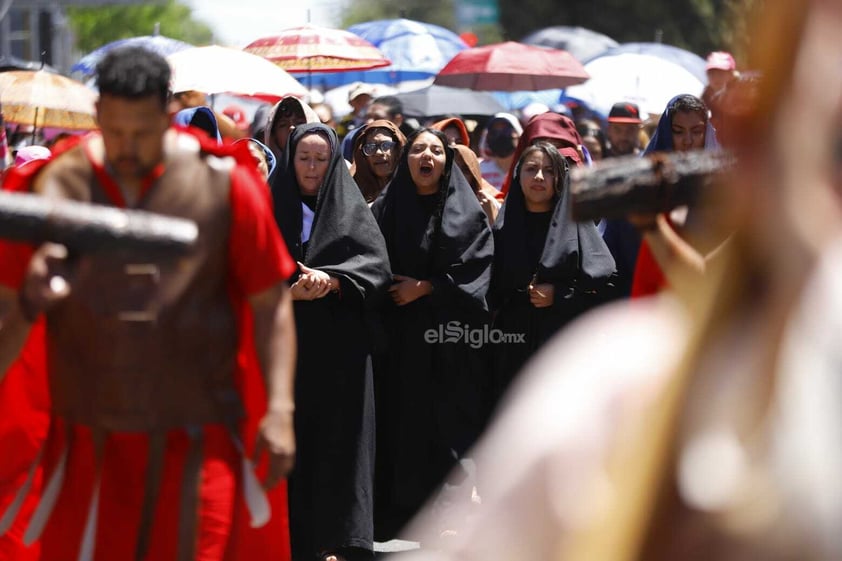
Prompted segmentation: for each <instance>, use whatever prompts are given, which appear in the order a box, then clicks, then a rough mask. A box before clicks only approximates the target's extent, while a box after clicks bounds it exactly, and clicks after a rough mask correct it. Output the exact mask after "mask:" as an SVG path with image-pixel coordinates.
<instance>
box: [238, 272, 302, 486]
mask: <svg viewBox="0 0 842 561" xmlns="http://www.w3.org/2000/svg"><path fill="white" fill-rule="evenodd" d="M249 302H250V303H251V307H252V311H253V316H254V343H255V347H256V349H257V355H258V358H259V359H260V366H261V370H262V372H263V379H264V381H265V383H266V395H267V398H268V404H267V409H266V415H265V416H264V417H263V419H261V421H260V426H259V429H258V434H257V444H256V446H255V460H256V461H259V459H260V456H261V455H262V454H263V453H264V452H265V453H266V454H268V455H269V472H268V474H267V476H266V481H265V482H264V485H265V486H266V487H267V488H271V487H274V486H275V485H277V484H278V482H279V481H280V480H281V479H282V478H283V477H285V476H286V475H287V474H288V473H289V472H290V471H292V468H293V465H294V464H295V433H294V430H293V413H294V411H295V397H294V395H295V394H294V384H295V361H296V337H295V321H294V318H293V312H292V296H291V294H290V291H289V289H288V288H287V286H286V284H285V283H278V284H277V285H275V286H273V287H271V288H269V289H267V290H265V291H263V292H260V293H258V294H255V295H253V296H251V297H249Z"/></svg>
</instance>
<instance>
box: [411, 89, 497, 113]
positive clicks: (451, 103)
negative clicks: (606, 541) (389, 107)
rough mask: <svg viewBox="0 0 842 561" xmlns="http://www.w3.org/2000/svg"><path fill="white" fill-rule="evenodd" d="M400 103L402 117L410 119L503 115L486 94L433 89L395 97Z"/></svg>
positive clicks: (492, 99) (493, 99)
mask: <svg viewBox="0 0 842 561" xmlns="http://www.w3.org/2000/svg"><path fill="white" fill-rule="evenodd" d="M395 97H397V98H398V99H399V100H401V103H403V113H404V115H408V116H411V117H434V116H439V115H451V114H452V115H463V116H484V115H494V114H495V113H499V112H501V111H505V110H506V108H505V107H503V106H502V105H501V104H500V102H499V101H497V99H496V98H495V97H494V96H493V95H491V94H490V93H488V92H478V91H474V90H469V89H464V88H450V87H447V86H438V85H432V86H428V87H426V88H421V89H420V90H414V91H411V92H403V93H399V94H396V95H395Z"/></svg>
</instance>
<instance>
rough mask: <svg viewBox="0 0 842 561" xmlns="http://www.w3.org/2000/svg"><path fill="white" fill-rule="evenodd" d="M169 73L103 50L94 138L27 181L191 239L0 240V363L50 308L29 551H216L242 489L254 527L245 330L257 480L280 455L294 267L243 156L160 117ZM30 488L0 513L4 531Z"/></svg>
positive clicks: (285, 434)
mask: <svg viewBox="0 0 842 561" xmlns="http://www.w3.org/2000/svg"><path fill="white" fill-rule="evenodd" d="M169 74H170V71H169V67H168V65H167V63H166V61H165V60H164V59H162V58H161V57H159V56H157V55H154V54H152V53H149V52H147V51H145V50H142V49H123V50H118V51H114V52H112V53H111V54H109V55H108V56H107V57H106V58H105V59H104V60H103V61H102V62H101V63H100V65H99V66H98V68H97V83H98V87H99V90H100V99H99V101H98V103H97V116H98V121H99V125H100V129H101V134H96V135H90V136H88V137H86V138H85V139H84V140H83V141H82V142H80V144H79V145H78V146H76V147H74V148H71V149H69V150H68V151H66V152H65V153H64V154H61V155H60V156H58V157H56V158H54V160H53V161H52V162H50V163H49V164H48V165H46V166H44V167H43V169H41V170H40V171H39V173H38V174H37V175H35V177H34V178H33V179H32V190H33V191H34V192H36V193H39V194H41V195H43V196H46V197H55V198H62V199H74V200H82V201H88V202H95V203H99V204H106V205H112V206H117V207H123V208H137V209H143V210H149V211H153V212H158V213H163V214H169V215H172V216H178V217H183V218H188V219H190V220H193V221H195V222H196V223H197V225H198V227H199V236H198V240H197V243H196V246H195V248H193V249H192V250H191V251H190V252H189V253H186V254H184V255H179V256H171V255H163V254H154V253H148V252H144V251H135V250H132V251H128V250H118V251H111V252H102V253H92V254H85V255H70V254H69V252H68V250H67V249H66V248H64V247H62V246H57V245H54V244H45V245H43V246H41V247H40V248H38V249H37V250H35V251H34V252H33V251H32V250H29V251H26V250H23V249H22V248H21V246H20V245H15V244H0V262H3V263H4V267H3V268H2V270H3V272H2V274H0V373H4V372H6V369H7V367H8V365H9V364H10V363H11V362H12V361H13V360H14V358H15V357H16V356H17V355H18V353H19V352H20V349H21V347H22V345H23V343H24V342H25V341H26V338H27V336H28V335H29V332H30V328H31V324H32V321H34V319H35V318H36V317H38V316H40V315H41V314H42V313H43V314H44V317H45V321H46V336H45V340H46V347H47V376H48V385H49V394H50V404H51V408H52V418H51V423H50V425H51V426H50V432H49V436H48V437H47V439H46V443H45V444H44V446H43V449H42V451H41V452H40V453H39V457H40V462H39V463H40V465H41V466H43V470H44V471H43V478H44V486H43V490H42V497H41V499H40V502H39V505H38V508H37V509H36V510H35V512H34V514H33V515H32V517H31V519H30V520H29V523H28V525H27V528H26V531H25V533H24V537H23V540H24V541H25V542H31V541H34V540H36V539H38V537H39V536H41V537H42V559H46V560H53V559H55V560H59V559H61V560H64V559H69V558H78V559H84V560H90V559H138V560H140V559H150V560H157V559H179V560H182V559H184V560H187V559H191V560H192V559H200V560H202V561H205V560H207V561H210V560H221V559H224V558H225V556H226V554H228V555H229V556H230V552H231V549H232V548H233V547H234V545H233V544H232V541H233V540H232V539H231V535H232V534H233V533H234V527H235V519H236V516H235V513H237V511H238V505H239V502H240V501H239V499H240V497H241V496H242V498H243V499H244V500H245V503H246V504H247V505H248V507H249V511H250V514H251V518H252V523H253V524H255V525H259V524H263V523H265V522H266V520H267V518H268V516H269V512H268V508H267V503H266V500H265V497H264V496H263V494H262V490H261V489H260V485H257V484H256V479H255V478H254V475H253V473H252V470H251V467H252V466H251V463H250V462H249V461H248V460H247V459H246V458H245V456H244V453H243V446H242V444H241V442H240V438H239V435H240V432H241V429H242V426H243V406H242V398H241V393H240V391H239V390H241V387H242V380H240V379H238V377H237V373H238V371H241V370H242V365H243V362H244V358H243V354H244V353H243V349H242V348H241V347H240V345H239V343H240V341H241V339H242V338H243V337H246V336H247V337H248V338H249V339H250V340H252V341H253V349H251V353H252V354H253V355H255V356H256V357H257V360H258V361H259V365H260V367H261V370H262V372H263V374H264V381H265V393H266V413H265V414H264V415H263V417H262V418H261V420H260V421H259V423H257V438H256V445H255V456H256V457H257V459H258V460H260V459H261V458H262V459H265V460H266V461H267V463H268V470H267V474H266V477H265V480H264V486H265V487H267V488H268V487H273V486H275V485H276V484H277V483H278V482H279V481H280V480H281V479H282V478H283V477H284V476H285V475H286V474H287V473H288V472H289V471H290V470H291V468H292V465H293V462H294V455H295V442H294V436H293V434H294V433H293V427H292V411H293V401H292V400H293V397H292V396H293V392H292V385H293V377H294V364H295V351H294V349H295V335H294V324H293V322H292V312H291V301H290V297H289V294H288V291H287V288H286V284H285V280H286V278H287V277H288V276H289V275H290V274H291V273H292V271H293V270H294V267H295V265H294V263H293V262H292V260H291V259H290V258H289V255H288V253H287V251H286V248H285V246H284V245H283V241H282V239H281V237H280V235H279V233H278V230H277V227H276V225H275V222H274V217H273V213H272V209H271V203H270V201H269V194H268V191H267V190H266V188H265V186H264V185H263V183H262V181H261V179H260V178H259V176H258V175H257V173H256V170H255V169H254V166H253V165H252V164H251V163H250V160H249V157H250V156H249V155H248V153H247V151H246V150H236V149H230V150H228V151H220V150H215V149H212V148H210V147H209V146H206V145H203V144H202V143H201V141H200V140H198V139H197V138H195V137H193V136H191V135H189V134H186V133H184V132H178V131H175V130H170V129H169V119H168V115H167V111H166V107H167V97H168V91H167V89H168V84H169V78H170V76H169ZM30 256H31V257H30ZM6 265H9V266H8V267H7V266H6ZM243 318H249V319H250V324H249V325H243V323H242V320H243ZM34 472H35V470H34V469H33V473H34ZM26 487H27V485H26V484H24V485H23V486H22V487H21V493H20V494H19V497H16V498H19V499H20V500H15V501H13V502H12V504H11V505H10V507H9V508H7V509H6V511H5V512H0V530H3V527H2V522H4V521H5V520H13V519H14V514H15V512H14V510H15V508H16V507H15V505H16V504H18V503H20V502H23V499H24V497H25V492H26ZM240 488H242V492H240V491H239V489H240Z"/></svg>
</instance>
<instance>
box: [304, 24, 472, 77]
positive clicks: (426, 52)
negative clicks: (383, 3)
mask: <svg viewBox="0 0 842 561" xmlns="http://www.w3.org/2000/svg"><path fill="white" fill-rule="evenodd" d="M348 31H350V32H351V33H354V34H356V35H359V36H360V37H362V38H363V39H365V40H367V41H368V42H370V43H372V44H373V45H374V46H375V47H377V48H378V49H380V51H381V52H382V53H383V54H384V55H385V56H386V58H388V59H389V60H391V61H392V64H391V65H389V66H384V67H383V68H377V69H375V70H366V71H362V72H333V73H313V74H312V75H311V78H312V83H313V85H314V86H321V87H322V88H324V89H330V88H335V87H338V86H342V85H345V84H350V83H352V82H366V83H369V84H398V83H400V82H406V81H410V80H424V79H426V78H432V77H433V76H435V75H436V74H438V72H439V70H441V69H442V68H443V67H444V65H445V64H447V62H448V61H449V60H450V59H451V58H453V57H454V56H455V55H456V53H458V52H459V51H461V50H463V49H467V48H468V45H467V44H466V43H465V42H464V41H463V40H462V39H461V38H460V37H459V35H457V34H456V33H454V32H452V31H450V30H449V29H445V28H444V27H439V26H438V25H432V24H429V23H422V22H418V21H413V20H409V19H385V20H375V21H369V22H366V23H359V24H356V25H352V26H351V27H349V28H348ZM295 76H297V77H300V76H298V75H295Z"/></svg>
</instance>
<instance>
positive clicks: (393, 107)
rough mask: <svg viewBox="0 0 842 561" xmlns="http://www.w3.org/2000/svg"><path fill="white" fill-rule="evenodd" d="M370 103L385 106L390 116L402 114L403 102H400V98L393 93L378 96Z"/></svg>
mask: <svg viewBox="0 0 842 561" xmlns="http://www.w3.org/2000/svg"><path fill="white" fill-rule="evenodd" d="M371 104H372V105H374V104H377V105H383V106H385V107H388V112H389V117H390V118H395V117H397V116H398V115H403V103H401V100H399V99H398V98H396V97H395V96H393V95H384V96H380V97H378V98H377V99H375V100H374V101H372V102H371Z"/></svg>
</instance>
